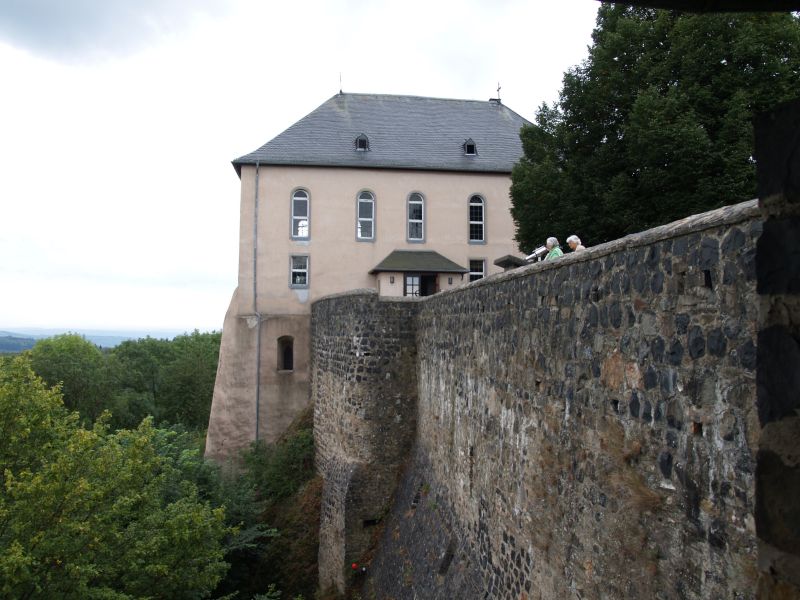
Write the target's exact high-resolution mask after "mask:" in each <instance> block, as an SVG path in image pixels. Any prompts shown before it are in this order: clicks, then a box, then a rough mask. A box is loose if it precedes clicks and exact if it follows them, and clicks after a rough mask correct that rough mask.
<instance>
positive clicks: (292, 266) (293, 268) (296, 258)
mask: <svg viewBox="0 0 800 600" xmlns="http://www.w3.org/2000/svg"><path fill="white" fill-rule="evenodd" d="M289 286H290V287H296V288H306V287H308V256H307V255H293V256H291V257H289Z"/></svg>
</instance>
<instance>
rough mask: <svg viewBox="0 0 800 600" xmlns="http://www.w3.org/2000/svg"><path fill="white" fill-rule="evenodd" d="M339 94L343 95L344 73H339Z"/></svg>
mask: <svg viewBox="0 0 800 600" xmlns="http://www.w3.org/2000/svg"><path fill="white" fill-rule="evenodd" d="M339 93H340V94H341V93H342V72H341V71H339Z"/></svg>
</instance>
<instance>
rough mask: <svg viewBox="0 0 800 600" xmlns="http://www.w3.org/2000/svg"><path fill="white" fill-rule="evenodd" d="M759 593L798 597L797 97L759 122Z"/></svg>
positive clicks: (799, 267) (799, 228)
mask: <svg viewBox="0 0 800 600" xmlns="http://www.w3.org/2000/svg"><path fill="white" fill-rule="evenodd" d="M756 157H757V159H758V196H759V202H760V207H761V210H762V213H763V215H764V219H765V221H764V231H763V233H762V235H761V238H760V239H759V242H758V247H757V254H756V266H757V276H758V287H757V290H758V294H759V302H760V306H759V309H760V310H759V332H758V358H757V375H756V379H757V385H758V400H757V402H758V416H759V421H760V424H761V427H762V430H761V440H760V444H759V450H758V457H757V467H756V511H755V512H756V532H757V535H758V539H759V571H760V574H759V588H758V590H759V597H760V598H797V597H800V99H798V100H795V101H792V102H789V103H786V104H783V105H780V106H778V107H777V108H775V109H774V110H773V111H771V112H769V113H767V114H765V115H761V116H760V117H759V118H758V119H757V122H756Z"/></svg>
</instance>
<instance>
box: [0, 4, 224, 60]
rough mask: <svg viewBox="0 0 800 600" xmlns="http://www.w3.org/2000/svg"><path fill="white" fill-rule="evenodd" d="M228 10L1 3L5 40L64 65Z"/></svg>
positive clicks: (130, 47) (110, 53)
mask: <svg viewBox="0 0 800 600" xmlns="http://www.w3.org/2000/svg"><path fill="white" fill-rule="evenodd" d="M228 9H229V2H226V1H225V0H194V1H191V2H189V1H186V0H0V40H4V41H6V42H8V43H10V44H12V45H14V46H17V47H21V48H24V49H26V50H28V51H30V52H33V53H35V54H40V55H43V56H46V57H48V58H52V59H56V60H58V61H62V62H84V61H92V60H97V59H103V58H107V57H114V56H122V55H125V54H128V53H130V52H133V51H136V50H137V49H139V48H142V47H144V46H146V45H147V44H148V43H149V42H151V41H152V40H153V39H155V38H157V37H159V36H161V35H166V34H171V33H175V32H177V31H180V30H181V29H183V28H184V27H186V26H187V25H188V24H189V23H190V22H191V20H192V18H193V17H194V16H195V15H197V14H207V15H211V16H220V15H223V14H225V13H226V12H227V10H228Z"/></svg>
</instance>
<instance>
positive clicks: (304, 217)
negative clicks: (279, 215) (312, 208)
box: [292, 190, 310, 239]
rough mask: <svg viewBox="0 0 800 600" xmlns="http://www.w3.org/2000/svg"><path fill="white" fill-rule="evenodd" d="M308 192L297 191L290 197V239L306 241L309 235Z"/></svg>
mask: <svg viewBox="0 0 800 600" xmlns="http://www.w3.org/2000/svg"><path fill="white" fill-rule="evenodd" d="M308 205H309V201H308V192H307V191H305V190H297V191H296V192H295V193H294V194H293V195H292V238H294V239H308V233H309V216H310V215H309V210H308V208H309V206H308Z"/></svg>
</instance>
